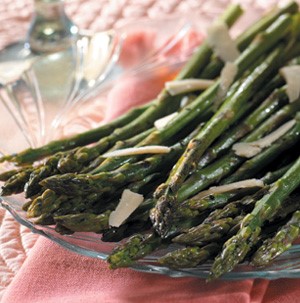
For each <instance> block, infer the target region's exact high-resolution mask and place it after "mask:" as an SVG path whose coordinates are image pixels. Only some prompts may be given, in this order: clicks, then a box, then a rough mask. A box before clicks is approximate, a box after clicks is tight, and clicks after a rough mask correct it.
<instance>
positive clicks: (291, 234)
mask: <svg viewBox="0 0 300 303" xmlns="http://www.w3.org/2000/svg"><path fill="white" fill-rule="evenodd" d="M299 233H300V211H299V210H298V211H295V212H294V214H293V216H292V218H291V219H290V220H289V221H288V222H287V223H286V224H285V225H284V226H283V227H281V228H280V230H279V231H278V232H277V233H276V234H275V236H274V237H272V238H269V239H267V240H265V241H264V242H263V244H262V245H261V246H260V247H259V248H258V250H257V251H256V252H255V253H254V255H253V256H252V260H251V263H252V264H253V265H254V266H258V267H261V266H267V265H269V264H270V263H271V262H272V261H273V260H274V259H275V258H276V257H278V256H279V255H281V254H282V253H284V252H285V251H286V250H287V249H289V248H290V247H291V245H292V243H293V241H295V240H296V239H297V238H298V236H299Z"/></svg>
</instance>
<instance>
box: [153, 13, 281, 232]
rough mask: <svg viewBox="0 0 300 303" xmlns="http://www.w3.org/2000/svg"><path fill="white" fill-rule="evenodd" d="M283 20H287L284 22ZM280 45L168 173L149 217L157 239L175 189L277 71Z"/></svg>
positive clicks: (207, 125) (223, 106)
mask: <svg viewBox="0 0 300 303" xmlns="http://www.w3.org/2000/svg"><path fill="white" fill-rule="evenodd" d="M286 20H287V19H286ZM282 51H283V48H282V45H281V46H279V47H278V48H277V49H275V50H274V51H273V52H272V53H271V54H270V55H269V56H268V58H267V59H266V61H265V62H264V63H263V64H261V65H260V66H258V67H257V68H256V69H255V70H254V72H253V74H252V75H250V76H249V77H248V78H247V79H246V80H245V82H244V84H243V85H242V86H241V87H240V89H238V90H237V92H236V93H235V94H234V96H232V97H231V98H228V99H226V100H225V102H224V103H223V105H222V106H221V107H220V109H219V110H218V111H217V112H216V114H215V115H214V116H213V117H212V118H211V119H210V120H209V121H208V122H207V123H206V124H205V126H204V128H203V129H202V130H201V131H200V133H199V134H198V135H197V136H196V137H195V138H194V139H193V140H191V142H190V143H189V145H188V147H187V149H186V151H185V152H184V153H183V155H182V156H181V158H180V159H179V160H178V162H177V164H176V165H175V167H174V168H173V170H172V171H171V174H170V176H169V179H168V180H167V182H166V183H165V184H162V186H161V187H160V188H159V190H158V194H157V195H156V196H160V197H159V200H158V202H157V205H156V207H155V209H154V210H153V211H152V213H151V219H152V222H153V224H154V227H155V228H156V229H157V232H159V233H160V234H161V235H163V234H164V233H165V231H167V229H168V225H169V223H168V221H170V220H171V217H172V211H171V208H172V205H174V203H176V194H177V191H178V189H179V187H180V186H181V185H182V183H183V182H184V181H185V179H186V177H187V176H188V175H189V174H191V173H192V172H193V171H194V170H195V168H196V166H197V162H198V161H199V159H200V157H201V156H202V155H203V153H204V152H205V151H206V149H207V148H208V147H209V146H210V144H211V143H212V142H213V141H214V140H215V139H216V138H217V137H218V136H219V135H220V134H221V133H222V132H223V131H224V130H225V129H226V128H228V127H229V126H230V125H231V124H232V123H233V122H235V119H236V118H235V113H237V112H238V111H240V110H241V107H242V108H243V106H244V104H246V102H247V101H248V100H249V99H250V98H251V97H252V96H253V95H254V92H255V90H257V89H258V88H259V87H260V86H261V83H262V82H263V81H264V79H266V78H267V77H269V75H270V74H272V73H274V72H275V71H276V70H277V68H278V63H279V62H278V61H280V60H282V59H280V58H282Z"/></svg>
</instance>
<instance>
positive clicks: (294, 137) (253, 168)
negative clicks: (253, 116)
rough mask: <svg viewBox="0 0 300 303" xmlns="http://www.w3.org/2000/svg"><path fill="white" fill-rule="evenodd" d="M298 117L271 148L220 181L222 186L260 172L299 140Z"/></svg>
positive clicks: (299, 125)
mask: <svg viewBox="0 0 300 303" xmlns="http://www.w3.org/2000/svg"><path fill="white" fill-rule="evenodd" d="M299 118H300V115H299V114H298V115H297V116H296V124H295V125H294V127H293V128H292V129H290V130H289V131H288V132H287V133H286V134H284V135H283V136H282V137H281V138H279V139H278V140H277V141H275V142H274V143H273V144H272V145H271V146H269V147H268V148H266V149H265V150H264V151H262V152H261V153H259V154H258V155H256V156H254V157H253V158H251V159H249V160H247V161H246V162H245V163H244V164H243V165H242V166H240V168H239V169H238V170H237V171H235V172H234V173H233V174H231V175H230V176H228V177H227V178H225V179H224V180H222V182H221V183H222V184H228V183H232V182H236V181H239V180H242V179H244V178H246V179H247V178H251V177H252V176H254V175H255V174H256V173H258V172H260V171H261V170H262V169H263V168H264V167H266V166H267V165H268V164H269V163H271V162H272V161H273V160H274V159H276V157H277V156H278V155H280V154H282V153H283V152H284V151H286V150H288V149H289V148H291V147H292V146H294V145H295V144H297V142H299V140H300V133H299V132H300V121H299Z"/></svg>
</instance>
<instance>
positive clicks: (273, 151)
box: [177, 100, 300, 202]
mask: <svg viewBox="0 0 300 303" xmlns="http://www.w3.org/2000/svg"><path fill="white" fill-rule="evenodd" d="M298 110H300V100H298V101H295V102H293V103H291V104H288V105H286V106H284V107H283V108H282V109H280V110H279V111H278V112H276V113H275V114H273V115H272V116H271V117H269V118H268V119H267V120H266V121H264V122H263V123H262V124H261V125H260V126H259V127H258V128H257V129H255V130H253V131H252V132H251V133H249V134H248V135H247V136H246V137H245V138H244V139H243V140H242V142H251V141H255V140H257V139H260V138H261V137H263V136H264V135H265V134H268V133H269V132H270V131H272V130H273V129H274V128H276V127H278V126H280V125H281V124H282V123H283V122H285V121H287V120H288V119H291V118H292V117H294V116H295V112H296V111H298ZM296 125H298V123H297V124H296ZM296 129H297V126H295V127H294V128H293V130H296ZM293 130H291V131H290V132H288V133H287V134H285V136H283V138H282V139H279V141H278V142H285V141H284V140H286V142H287V145H286V146H282V145H280V144H279V143H278V142H277V143H276V142H275V144H278V146H279V145H280V148H279V149H277V148H274V147H272V146H270V147H269V148H267V149H266V150H265V151H263V152H262V153H261V154H259V155H257V156H256V157H257V159H261V161H260V164H258V165H256V167H258V168H264V167H265V166H266V165H267V163H270V161H271V160H272V159H274V158H275V157H277V156H278V155H280V153H282V152H283V151H284V150H286V149H285V148H288V147H289V146H292V145H293V144H294V140H295V141H297V138H298V133H297V131H293ZM268 157H270V158H268ZM263 159H264V160H266V163H264V160H263ZM243 162H245V158H243V157H240V156H237V155H236V154H235V153H234V152H233V151H230V152H229V153H228V154H227V155H224V156H223V157H221V158H219V159H217V160H216V161H215V162H213V163H212V164H210V165H208V166H207V167H205V168H202V169H199V170H197V171H196V172H195V173H194V174H192V176H191V177H190V178H189V179H188V180H187V181H186V182H185V183H184V184H183V185H182V186H181V188H180V190H179V191H178V196H177V199H178V202H180V201H184V200H183V199H182V197H184V198H185V199H187V198H189V197H191V196H193V195H195V194H197V193H198V192H200V191H201V190H203V189H205V188H206V187H208V186H210V185H211V184H213V183H215V182H220V180H221V179H223V178H224V177H226V176H227V175H229V174H230V173H232V172H234V171H235V170H236V169H237V168H238V167H239V166H240V165H241V164H242V163H243ZM251 162H254V163H256V162H255V161H251ZM260 165H262V167H260ZM200 167H201V165H200ZM248 176H249V175H248ZM250 176H253V174H251V175H250ZM229 178H230V177H228V179H225V180H226V181H225V180H223V181H222V183H223V184H225V183H226V184H228V183H232V182H234V181H232V179H229ZM246 178H247V177H246V176H243V177H242V179H246ZM235 180H237V179H235Z"/></svg>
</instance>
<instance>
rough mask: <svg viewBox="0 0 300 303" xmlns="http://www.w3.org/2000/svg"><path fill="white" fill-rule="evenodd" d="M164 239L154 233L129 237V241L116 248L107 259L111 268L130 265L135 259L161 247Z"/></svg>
mask: <svg viewBox="0 0 300 303" xmlns="http://www.w3.org/2000/svg"><path fill="white" fill-rule="evenodd" d="M161 244H162V239H161V238H160V237H159V236H157V235H156V234H154V233H150V234H146V235H141V234H136V235H134V236H132V237H131V238H129V239H128V241H127V242H126V243H125V244H124V245H122V246H120V247H118V248H117V249H115V250H114V251H113V252H112V254H111V255H109V256H108V258H107V261H108V263H109V265H110V268H113V269H115V268H119V267H128V266H130V265H132V264H133V262H134V261H135V260H138V259H141V258H143V257H145V256H146V255H148V254H149V253H151V252H153V251H154V250H155V249H157V248H158V247H160V246H161Z"/></svg>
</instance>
